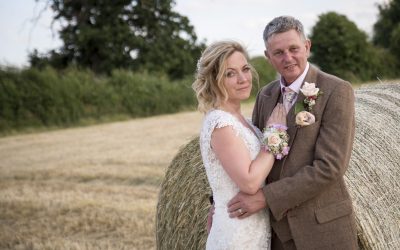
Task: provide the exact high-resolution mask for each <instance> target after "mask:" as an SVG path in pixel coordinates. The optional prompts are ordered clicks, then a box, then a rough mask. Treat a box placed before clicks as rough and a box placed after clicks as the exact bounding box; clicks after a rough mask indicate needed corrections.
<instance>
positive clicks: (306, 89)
mask: <svg viewBox="0 0 400 250" xmlns="http://www.w3.org/2000/svg"><path fill="white" fill-rule="evenodd" d="M300 91H301V92H302V93H303V94H304V95H305V96H307V97H308V96H316V95H317V94H318V92H319V88H316V87H315V83H308V82H304V85H303V87H302V88H301V89H300Z"/></svg>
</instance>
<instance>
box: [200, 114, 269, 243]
mask: <svg viewBox="0 0 400 250" xmlns="http://www.w3.org/2000/svg"><path fill="white" fill-rule="evenodd" d="M247 122H248V124H249V125H250V126H251V127H252V128H254V131H256V133H257V136H256V135H255V134H254V132H253V131H251V130H250V129H249V128H247V127H245V126H244V125H243V124H242V123H241V122H240V121H239V120H238V119H237V118H236V117H234V116H233V115H232V114H230V113H228V112H225V111H222V110H211V111H209V112H208V113H207V114H206V116H205V117H204V120H203V125H202V128H201V132H200V149H201V155H202V158H203V163H204V167H205V169H206V173H207V178H208V181H209V184H210V186H211V189H212V192H213V198H214V205H215V213H214V216H213V224H212V227H211V231H210V234H209V235H208V238H207V245H206V249H208V250H210V249H218V250H221V249H229V250H232V249H253V250H254V249H270V243H271V226H270V222H269V214H268V212H267V210H262V211H260V212H259V213H257V214H254V215H251V216H249V217H247V218H245V219H237V218H229V214H228V211H227V208H228V207H227V204H228V202H229V200H230V199H231V198H233V197H234V196H235V195H236V194H237V193H238V192H239V187H238V186H237V185H236V184H235V183H234V182H233V180H232V179H231V178H230V177H229V176H228V174H227V173H226V172H225V170H224V169H223V167H222V165H221V163H220V162H219V160H218V159H217V158H216V155H215V153H214V152H213V150H212V149H211V144H210V143H211V134H212V132H213V130H214V129H215V128H221V127H225V126H232V128H233V129H234V131H235V132H236V135H237V136H239V137H241V138H242V139H243V141H244V142H245V144H246V146H247V148H248V150H249V152H250V156H251V159H252V160H254V159H255V158H256V156H257V154H258V152H259V151H260V138H262V133H261V131H260V130H259V129H258V128H256V127H254V126H253V125H252V124H251V122H250V121H249V120H247Z"/></svg>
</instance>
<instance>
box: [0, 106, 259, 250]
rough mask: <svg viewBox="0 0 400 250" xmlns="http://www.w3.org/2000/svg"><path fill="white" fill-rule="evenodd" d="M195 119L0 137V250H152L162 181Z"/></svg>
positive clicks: (194, 131) (189, 115) (186, 116)
mask: <svg viewBox="0 0 400 250" xmlns="http://www.w3.org/2000/svg"><path fill="white" fill-rule="evenodd" d="M251 108H252V104H247V105H245V106H244V108H243V112H244V113H245V114H246V116H249V115H250V113H251ZM201 119H202V115H201V114H200V113H199V112H183V113H178V114H173V115H161V116H156V117H150V118H144V119H134V120H130V121H124V122H115V123H109V124H102V125H95V126H89V127H80V128H73V129H64V130H57V131H51V132H40V133H31V134H24V135H16V136H8V137H3V138H0V249H155V213H156V205H157V197H158V192H159V187H160V183H161V181H162V178H163V176H164V173H165V170H166V168H167V166H168V165H169V163H170V161H171V160H172V158H173V157H174V155H175V154H176V153H177V152H178V150H179V148H180V147H181V146H183V145H184V144H186V143H187V142H188V141H189V140H191V139H192V138H193V137H195V136H196V135H198V132H199V129H200V123H201Z"/></svg>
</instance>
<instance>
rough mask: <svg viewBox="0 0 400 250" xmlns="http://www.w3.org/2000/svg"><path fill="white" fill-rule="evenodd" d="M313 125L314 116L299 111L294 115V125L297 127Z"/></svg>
mask: <svg viewBox="0 0 400 250" xmlns="http://www.w3.org/2000/svg"><path fill="white" fill-rule="evenodd" d="M313 123H315V116H314V115H313V114H311V113H310V112H307V111H301V112H299V113H298V114H297V115H296V124H297V125H299V126H308V125H311V124H313Z"/></svg>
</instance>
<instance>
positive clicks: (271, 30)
mask: <svg viewBox="0 0 400 250" xmlns="http://www.w3.org/2000/svg"><path fill="white" fill-rule="evenodd" d="M292 29H294V30H296V31H297V32H298V33H299V35H300V37H301V39H303V40H304V41H305V40H307V37H306V35H305V33H304V27H303V24H302V23H301V22H300V21H299V20H297V19H296V18H294V17H292V16H279V17H275V18H274V19H273V20H272V21H270V22H269V23H268V24H267V26H265V29H264V33H263V39H264V43H265V48H266V49H268V46H267V45H268V43H267V42H268V39H269V38H270V37H271V36H273V35H274V34H277V33H283V32H286V31H289V30H292Z"/></svg>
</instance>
